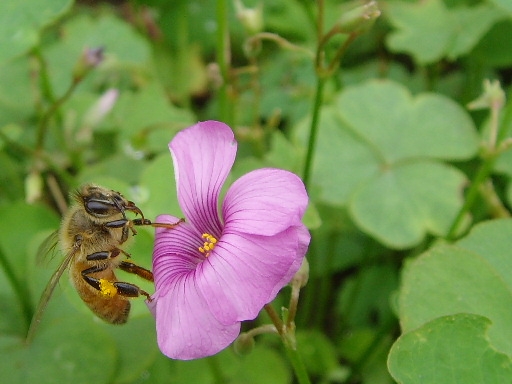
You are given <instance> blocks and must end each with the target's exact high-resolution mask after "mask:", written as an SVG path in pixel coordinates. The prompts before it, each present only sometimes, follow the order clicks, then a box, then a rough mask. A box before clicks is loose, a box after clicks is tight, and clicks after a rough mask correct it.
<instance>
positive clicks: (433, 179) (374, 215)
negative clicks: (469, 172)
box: [349, 161, 466, 248]
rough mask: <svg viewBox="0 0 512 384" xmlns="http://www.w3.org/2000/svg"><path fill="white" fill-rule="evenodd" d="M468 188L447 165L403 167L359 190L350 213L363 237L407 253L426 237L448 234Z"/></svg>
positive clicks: (460, 174) (393, 169)
mask: <svg viewBox="0 0 512 384" xmlns="http://www.w3.org/2000/svg"><path fill="white" fill-rule="evenodd" d="M465 182H466V178H465V176H464V174H463V173H462V172H460V171H459V170H457V169H456V168H454V167H451V166H448V165H445V164H441V163H437V162H432V161H416V162H414V163H405V164H403V165H398V166H395V167H393V168H392V169H390V170H389V171H387V172H386V171H384V172H382V173H381V174H380V175H379V176H377V177H376V178H374V179H372V180H370V181H368V183H367V184H365V185H364V186H362V187H361V188H360V189H358V190H357V191H356V193H355V194H354V197H353V199H352V201H351V203H350V206H349V209H350V212H351V214H352V217H353V218H354V221H355V222H356V223H357V224H358V226H359V227H360V228H362V229H363V230H364V231H365V232H367V233H368V234H370V235H372V236H373V237H375V238H376V239H378V240H379V241H381V242H382V243H384V244H386V245H388V246H389V247H391V248H394V247H396V248H407V247H411V246H414V245H415V244H417V243H419V242H420V241H421V240H422V239H423V237H424V236H425V234H426V233H427V232H428V233H432V234H435V235H443V234H445V233H447V231H448V229H449V227H450V225H451V223H452V221H453V219H454V218H455V216H456V215H457V213H458V211H459V209H460V207H461V204H462V201H461V198H460V196H459V193H458V192H459V191H460V190H461V189H462V187H463V186H464V184H465Z"/></svg>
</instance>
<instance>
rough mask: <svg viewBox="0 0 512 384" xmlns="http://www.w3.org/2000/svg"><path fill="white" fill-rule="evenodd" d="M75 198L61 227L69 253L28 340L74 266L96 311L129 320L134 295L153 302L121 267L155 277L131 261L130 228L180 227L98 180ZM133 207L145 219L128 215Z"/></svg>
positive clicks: (74, 277) (81, 290)
mask: <svg viewBox="0 0 512 384" xmlns="http://www.w3.org/2000/svg"><path fill="white" fill-rule="evenodd" d="M73 197H74V204H73V205H72V206H71V207H70V209H69V210H68V212H67V213H66V214H65V216H64V218H63V220H62V223H61V226H60V229H59V231H58V242H59V243H60V248H61V250H62V252H63V253H64V254H65V257H64V259H63V260H62V262H61V263H60V265H59V267H58V268H57V270H56V271H55V272H54V273H53V275H52V277H51V278H50V281H49V282H48V284H47V285H46V288H45V290H44V291H43V293H42V295H41V299H40V301H39V304H38V306H37V308H36V310H35V312H34V316H33V318H32V322H31V324H30V328H29V331H28V335H27V339H26V340H27V343H30V342H31V340H32V339H33V337H34V334H35V331H36V328H37V326H38V325H39V323H40V322H41V318H42V315H43V312H44V310H45V308H46V306H47V304H48V301H49V300H50V297H51V295H52V293H53V291H54V289H55V287H56V285H57V283H58V282H59V279H60V277H61V276H62V274H63V273H64V272H65V271H66V270H69V274H70V278H71V281H72V282H73V285H74V287H75V289H76V291H77V292H78V294H79V296H80V298H81V299H82V300H83V301H84V303H85V304H87V306H88V307H89V308H90V309H91V311H92V312H94V313H95V314H96V315H97V316H98V317H99V318H101V319H103V320H105V321H107V322H109V323H112V324H123V323H125V322H126V320H127V319H128V314H129V312H130V301H129V300H128V298H132V297H139V296H141V295H142V296H145V297H146V298H147V300H149V301H151V297H150V295H149V293H147V292H146V291H144V290H142V289H140V288H139V287H138V286H137V285H135V284H132V283H128V282H123V281H118V280H117V277H116V275H115V269H116V268H119V269H121V270H124V271H126V272H129V273H133V274H136V275H138V276H140V277H142V278H144V279H145V280H148V281H153V273H152V272H151V271H150V270H148V269H145V268H143V267H140V266H138V265H136V264H134V263H132V262H131V261H128V260H127V259H129V258H130V255H129V254H128V253H127V252H126V251H125V250H123V247H124V246H125V245H126V244H125V243H126V242H127V240H128V239H129V237H130V232H131V233H132V235H135V234H136V233H137V231H136V230H135V226H144V225H149V226H153V227H165V228H174V227H175V226H176V225H178V224H179V223H180V222H181V220H180V221H178V222H177V223H174V224H165V223H153V222H151V221H150V220H148V219H146V218H144V215H143V213H142V211H141V210H140V209H139V207H137V206H136V205H135V204H134V203H133V202H132V201H129V200H127V199H126V198H124V197H123V195H121V194H120V193H119V192H116V191H112V190H110V189H107V188H103V187H100V186H97V185H93V184H86V185H84V186H82V187H81V188H80V189H79V190H78V191H76V192H75V194H74V195H73ZM127 211H128V212H132V213H135V214H136V215H140V218H138V219H131V220H130V219H128V218H127V217H126V212H127ZM123 256H124V257H123Z"/></svg>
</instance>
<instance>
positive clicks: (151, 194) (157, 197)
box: [140, 153, 184, 220]
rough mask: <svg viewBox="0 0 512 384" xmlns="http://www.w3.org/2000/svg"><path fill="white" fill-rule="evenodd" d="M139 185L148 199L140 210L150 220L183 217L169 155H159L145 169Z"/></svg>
mask: <svg viewBox="0 0 512 384" xmlns="http://www.w3.org/2000/svg"><path fill="white" fill-rule="evenodd" d="M141 185H143V186H144V188H145V189H146V190H147V192H148V199H147V201H146V202H143V203H141V205H140V208H141V209H142V211H143V212H144V213H145V215H146V217H148V218H149V219H150V220H154V219H155V218H156V216H157V215H161V214H167V215H172V216H176V217H184V216H183V213H182V212H181V208H180V206H179V204H178V197H177V193H176V183H175V181H174V168H173V164H172V159H171V154H170V153H163V154H161V155H160V156H158V157H157V158H156V159H154V160H153V161H152V163H151V164H150V165H149V166H147V167H146V169H145V170H144V172H143V174H142V176H141Z"/></svg>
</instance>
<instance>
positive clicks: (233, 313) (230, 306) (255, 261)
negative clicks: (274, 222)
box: [196, 227, 309, 324]
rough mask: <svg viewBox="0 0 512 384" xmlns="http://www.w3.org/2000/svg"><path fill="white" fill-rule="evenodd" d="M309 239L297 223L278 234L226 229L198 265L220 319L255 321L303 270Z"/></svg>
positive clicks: (200, 279)
mask: <svg viewBox="0 0 512 384" xmlns="http://www.w3.org/2000/svg"><path fill="white" fill-rule="evenodd" d="M306 240H307V241H308V242H309V238H306V237H305V232H304V231H303V229H300V230H299V229H297V228H296V227H291V228H288V229H287V230H285V231H283V232H281V233H279V234H277V235H274V236H259V235H248V234H239V233H226V231H225V232H224V234H223V236H222V238H221V239H220V241H219V242H218V243H217V245H216V246H215V248H214V250H213V251H212V253H211V254H210V256H209V257H208V258H207V259H206V260H205V261H204V262H203V263H201V264H200V265H198V266H197V269H196V272H197V274H196V277H197V280H196V281H197V284H198V288H199V289H200V291H201V292H202V294H203V296H204V297H205V300H206V302H207V303H208V306H209V310H210V311H211V312H212V313H213V314H214V316H215V317H216V319H217V320H219V321H220V322H221V323H222V324H231V323H233V322H234V321H243V320H250V319H254V318H255V317H256V316H257V315H258V313H259V311H260V310H261V308H262V307H263V306H264V305H265V304H267V303H269V302H270V301H272V300H273V299H274V298H275V296H276V295H277V293H278V292H279V290H280V289H281V288H282V287H283V286H284V285H286V284H287V283H288V282H289V279H291V277H292V276H293V275H294V274H295V273H296V272H297V270H298V269H299V268H300V265H301V263H302V260H303V258H304V254H305V252H306V250H307V246H306V245H305V243H304V242H305V241H306ZM285 278H287V279H288V281H285Z"/></svg>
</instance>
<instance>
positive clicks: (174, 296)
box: [149, 275, 240, 360]
mask: <svg viewBox="0 0 512 384" xmlns="http://www.w3.org/2000/svg"><path fill="white" fill-rule="evenodd" d="M149 306H151V307H152V312H153V313H154V314H155V317H156V331H157V339H158V347H159V348H160V350H161V351H162V353H163V354H165V355H166V356H168V357H170V358H172V359H180V360H190V359H197V358H201V357H206V356H210V355H214V354H216V353H217V352H219V351H221V350H222V349H224V348H226V347H227V346H228V345H229V344H231V343H232V342H233V341H234V340H235V339H236V337H237V336H238V334H239V333H240V323H238V322H235V323H232V324H228V325H223V324H221V323H220V322H219V321H218V320H216V319H215V317H214V316H213V314H212V313H211V312H210V311H209V310H208V306H207V305H206V302H205V300H204V298H203V296H202V294H201V293H200V292H199V291H198V290H197V287H196V286H195V284H194V278H193V276H192V275H181V276H178V277H177V278H176V279H175V281H174V284H173V287H172V288H171V289H170V290H168V292H167V293H166V294H165V295H159V294H157V295H156V296H155V297H154V300H153V301H152V302H151V303H149Z"/></svg>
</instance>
